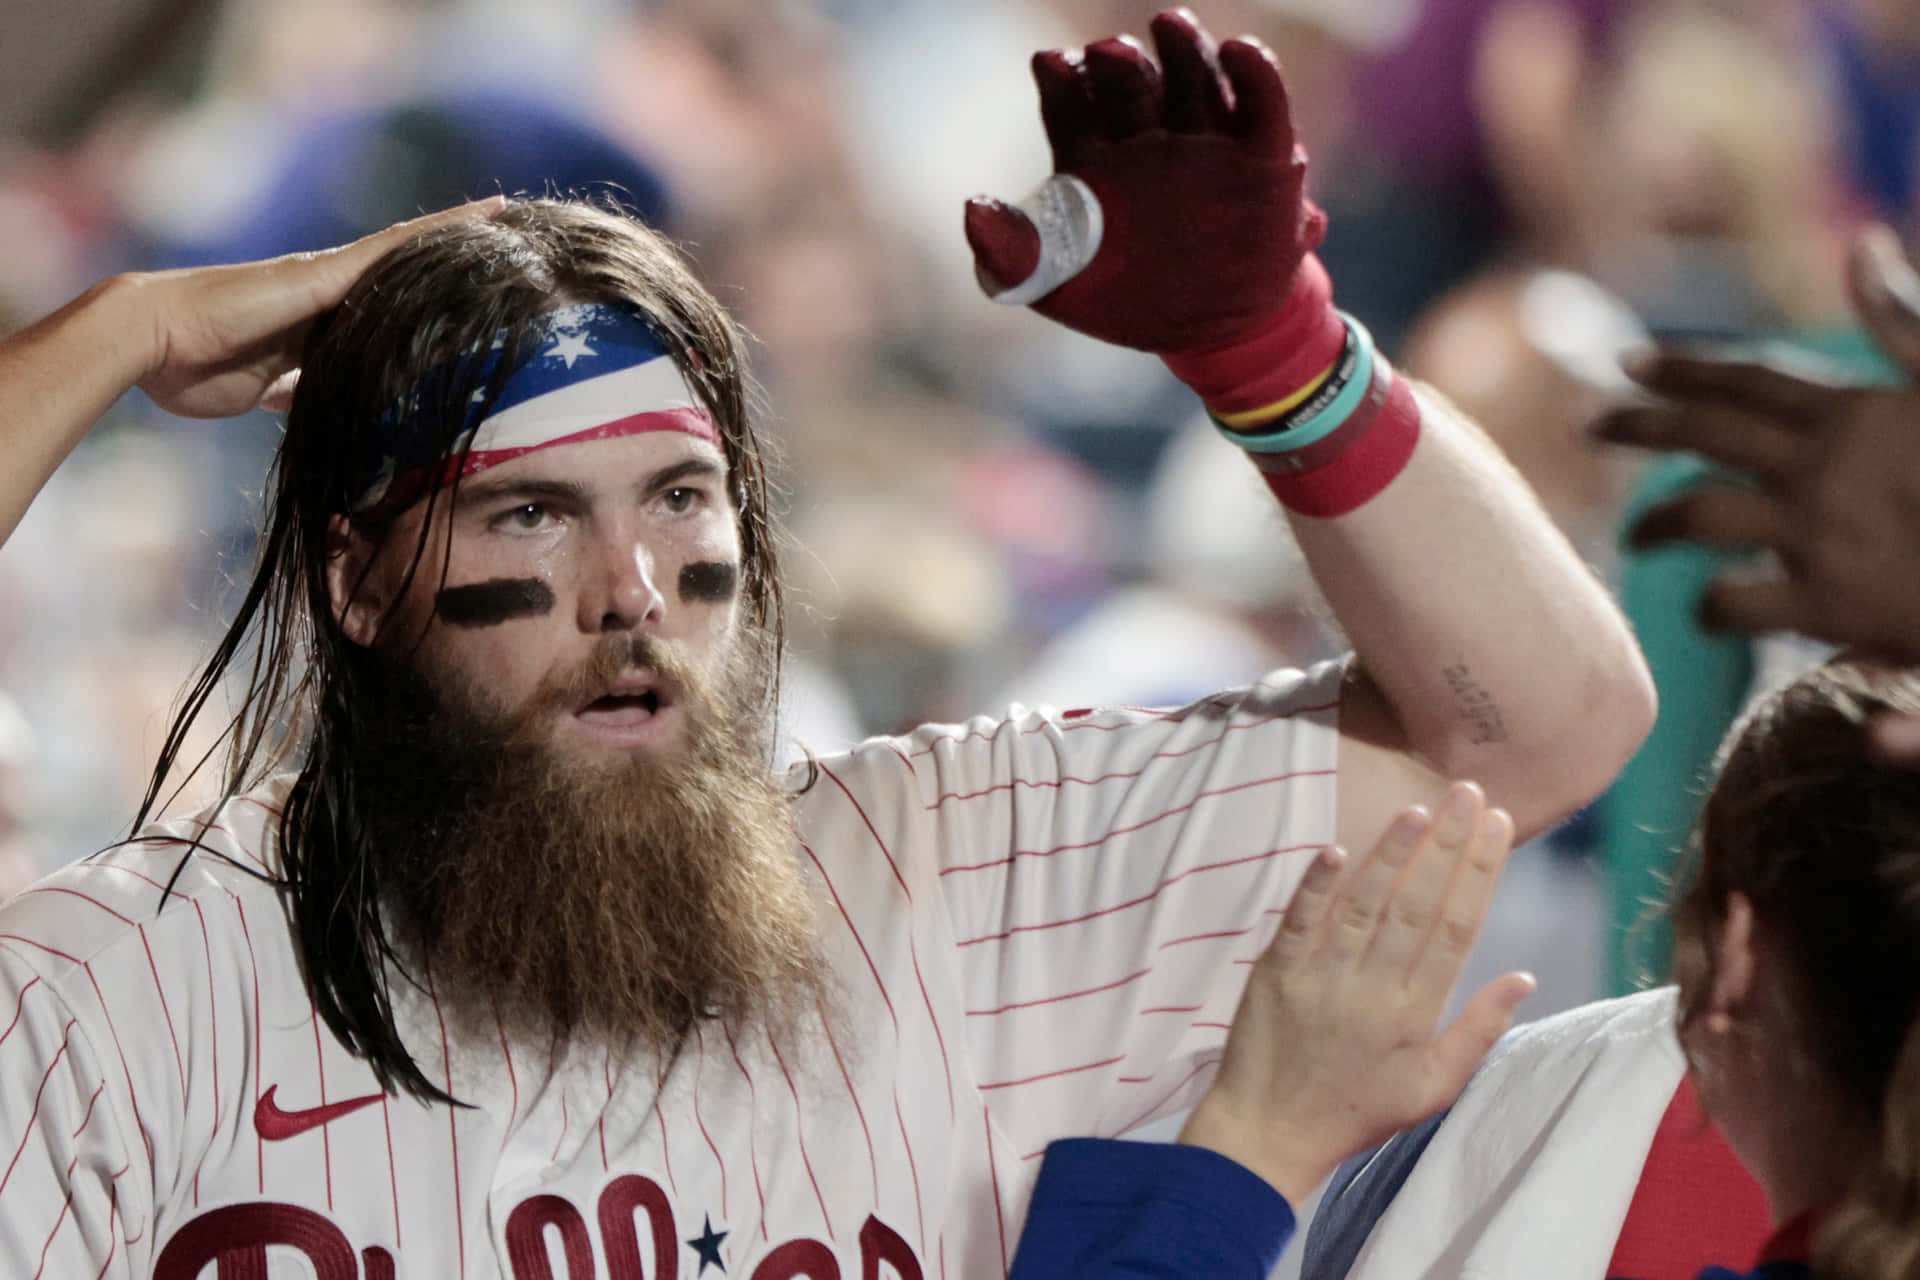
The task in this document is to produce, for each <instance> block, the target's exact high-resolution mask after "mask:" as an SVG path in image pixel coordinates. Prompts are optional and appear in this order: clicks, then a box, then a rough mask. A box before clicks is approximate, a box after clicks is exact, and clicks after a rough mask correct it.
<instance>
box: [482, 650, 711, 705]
mask: <svg viewBox="0 0 1920 1280" xmlns="http://www.w3.org/2000/svg"><path fill="white" fill-rule="evenodd" d="M636 670H644V671H650V672H652V673H653V674H654V675H655V676H657V677H658V678H659V679H660V680H661V681H662V682H663V683H665V684H667V685H669V686H670V687H672V688H673V689H675V690H676V691H678V692H679V693H680V694H681V695H682V696H685V697H688V698H689V699H690V700H692V701H694V702H696V703H698V704H701V705H708V704H709V702H710V698H711V694H712V689H711V688H710V686H709V682H708V681H707V679H706V677H705V676H704V675H703V674H702V672H701V670H700V668H699V666H698V665H697V664H696V663H695V662H694V661H693V659H692V658H691V657H690V656H689V655H688V654H687V652H686V650H685V649H683V648H682V647H681V646H680V645H678V644H675V643H674V642H672V641H669V640H661V639H659V638H658V637H656V636H650V635H647V634H646V633H645V632H640V631H617V632H610V633H608V634H607V635H604V636H601V637H600V639H599V640H598V641H596V642H595V644H594V647H593V652H591V653H590V654H588V655H587V656H586V657H585V658H583V659H581V660H580V661H579V662H576V663H574V664H572V665H570V666H567V667H562V668H560V669H558V670H556V671H552V672H549V673H548V674H547V676H546V678H545V679H543V680H542V681H541V682H540V684H539V686H538V687H537V688H536V689H535V690H534V692H533V694H532V696H531V697H530V698H529V699H528V700H527V703H526V706H525V709H524V711H523V713H522V715H521V716H519V717H517V719H519V720H520V721H521V722H523V723H524V722H525V721H527V720H529V719H532V718H536V717H541V716H545V715H549V714H551V713H553V712H556V711H568V712H570V711H574V710H577V709H578V708H579V707H581V706H583V705H585V704H586V703H589V702H591V701H593V700H594V699H595V698H598V697H600V696H601V695H603V694H605V693H606V692H607V690H608V689H609V688H611V687H612V686H613V685H614V683H615V682H616V681H618V680H619V679H620V678H621V677H622V676H623V675H628V674H631V673H632V672H634V671H636Z"/></svg>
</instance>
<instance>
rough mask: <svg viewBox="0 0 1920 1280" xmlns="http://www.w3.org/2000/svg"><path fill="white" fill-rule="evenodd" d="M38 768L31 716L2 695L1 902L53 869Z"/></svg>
mask: <svg viewBox="0 0 1920 1280" xmlns="http://www.w3.org/2000/svg"><path fill="white" fill-rule="evenodd" d="M38 764H39V762H38V760H37V753H36V751H35V748H34V738H33V730H32V728H31V727H30V726H28V724H27V718H26V717H25V716H23V715H22V714H20V708H19V707H18V706H16V705H15V704H14V701H13V699H11V698H9V697H7V696H6V695H5V694H0V898H9V897H12V896H13V895H14V894H16V893H18V892H20V890H22V889H24V888H26V887H27V885H29V884H31V883H32V882H33V881H35V880H37V879H39V877H40V876H41V875H42V874H44V873H45V872H47V871H50V870H52V869H53V862H52V861H51V854H52V851H51V850H50V849H49V848H48V847H47V839H46V835H45V833H44V832H43V831H42V830H41V829H40V826H39V816H40V815H39V794H38V784H39V777H38V772H39V770H38Z"/></svg>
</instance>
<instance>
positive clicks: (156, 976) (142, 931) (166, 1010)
mask: <svg viewBox="0 0 1920 1280" xmlns="http://www.w3.org/2000/svg"><path fill="white" fill-rule="evenodd" d="M135 930H136V932H138V933H139V935H140V945H141V946H142V947H143V948H145V949H146V953H147V972H148V973H151V974H152V975H153V989H154V991H155V992H157V993H158V994H159V996H160V1012H161V1013H163V1014H165V1015H166V1018H167V1039H168V1040H170V1041H172V1043H173V1065H174V1067H175V1068H176V1069H178V1071H179V1072H180V1096H181V1097H182V1098H184V1097H186V1094H187V1063H186V1060H185V1059H184V1058H182V1057H181V1056H180V1037H179V1036H178V1035H176V1034H175V1033H174V1030H173V1009H172V1008H171V1007H170V1006H169V1005H168V1004H167V988H166V984H164V983H163V982H161V981H160V966H159V965H157V964H155V963H154V960H153V943H151V942H149V941H148V940H147V926H145V925H144V924H143V925H136V926H135Z"/></svg>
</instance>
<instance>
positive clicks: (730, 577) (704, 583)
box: [680, 560, 740, 604]
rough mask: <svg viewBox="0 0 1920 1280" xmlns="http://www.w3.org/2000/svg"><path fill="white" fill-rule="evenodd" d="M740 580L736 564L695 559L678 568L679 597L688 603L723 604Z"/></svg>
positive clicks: (730, 596)
mask: <svg viewBox="0 0 1920 1280" xmlns="http://www.w3.org/2000/svg"><path fill="white" fill-rule="evenodd" d="M739 581H740V569H739V566H738V565H735V564H733V563H732V562H731V561H727V560H696V561H695V562H693V563H692V564H689V565H686V566H684V567H683V568H682V569H681V570H680V598H681V599H682V600H683V601H686V602H688V603H698V604H725V603H726V602H727V601H729V600H731V599H733V593H734V590H735V589H736V588H737V587H738V585H739Z"/></svg>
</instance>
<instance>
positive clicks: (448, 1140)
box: [0, 664, 1340, 1280]
mask: <svg viewBox="0 0 1920 1280" xmlns="http://www.w3.org/2000/svg"><path fill="white" fill-rule="evenodd" d="M1339 679H1340V670H1339V668H1338V667H1337V666H1334V665H1331V664H1330V665H1328V666H1325V667H1323V668H1319V669H1316V671H1315V672H1313V673H1311V674H1306V675H1303V674H1301V673H1298V672H1290V673H1280V674H1277V675H1275V676H1273V677H1270V678H1269V680H1268V681H1267V682H1266V684H1265V685H1264V686H1263V687H1258V688H1256V689H1254V690H1251V691H1240V692H1238V693H1232V694H1223V695H1219V696H1217V697H1215V698H1212V699H1208V700H1206V701H1204V702H1202V703H1198V704H1195V705H1194V706H1192V707H1190V708H1187V709H1184V710H1182V711H1178V712H1150V711H1136V710H1100V711H1094V712H1089V713H1074V712H1067V713H1064V714H1062V713H1052V712H1032V711H1019V710H1018V709H1016V711H1015V712H1014V714H1012V715H1011V716H1009V717H1007V718H1005V719H986V718H982V719H977V720H973V721H970V722H968V723H966V724H963V725H950V726H935V727H929V728H926V729H923V730H921V731H920V732H918V733H916V734H913V735H911V736H909V737H904V738H899V739H874V740H872V741H870V742H867V743H865V744H863V745H862V746H860V747H858V748H856V749H854V750H853V751H851V752H848V753H846V754H845V755H842V756H836V757H830V758H827V759H825V760H823V761H822V762H821V770H820V776H819V779H818V781H817V782H816V783H815V785H814V786H813V787H812V788H811V789H810V790H808V791H806V792H805V793H804V794H802V795H801V796H800V797H799V798H798V800H797V802H796V803H797V805H798V809H799V828H800V835H801V851H800V857H801V858H802V860H803V861H804V863H805V865H807V866H808V867H810V868H812V869H814V870H815V871H817V873H818V876H819V879H820V881H821V883H822V885H823V888H824V891H825V899H824V900H825V901H826V902H827V903H828V904H830V905H829V906H828V907H827V918H826V921H825V927H824V930H823V933H824V945H825V947H826V948H827V951H828V955H829V958H830V961H831V963H832V964H833V966H834V970H835V978H836V982H837V985H838V987H839V990H840V994H841V998H842V1002H843V1004H844V1006H845V1011H846V1012H845V1016H844V1020H843V1021H842V1022H840V1023H838V1024H837V1025H836V1026H835V1027H834V1028H831V1029H830V1028H829V1027H828V1025H827V1023H826V1021H825V1020H824V1019H822V1020H821V1021H820V1022H817V1023H815V1024H813V1025H812V1026H807V1027H802V1028H801V1029H800V1032H799V1033H798V1034H797V1035H795V1036H794V1037H792V1041H793V1042H792V1043H789V1042H787V1040H786V1039H783V1040H782V1041H781V1042H780V1043H778V1044H773V1043H770V1042H769V1041H768V1039H767V1038H766V1036H765V1035H764V1034H759V1033H756V1034H755V1035H754V1036H751V1037H747V1036H741V1037H735V1036H732V1035H730V1034H728V1032H727V1031H726V1030H725V1029H724V1028H722V1027H720V1026H718V1025H716V1024H703V1025H701V1026H699V1028H698V1029H697V1032H696V1034H695V1035H694V1036H693V1038H692V1039H691V1040H690V1041H689V1043H688V1044H687V1045H686V1046H685V1047H684V1049H683V1051H682V1052H681V1053H680V1054H679V1055H678V1057H677V1058H675V1059H673V1060H672V1061H670V1062H664V1063H663V1062H658V1061H654V1060H651V1059H649V1060H645V1061H612V1060H609V1059H608V1057H607V1056H606V1055H605V1054H604V1053H601V1052H599V1051H576V1052H575V1053H573V1054H572V1055H571V1057H570V1058H568V1059H567V1060H564V1061H561V1062H559V1063H554V1062H551V1061H549V1060H548V1056H547V1055H546V1054H545V1053H544V1052H541V1051H536V1050H534V1049H533V1048H532V1047H530V1046H521V1045H512V1046H509V1045H508V1044H506V1043H505V1042H504V1040H503V1039H497V1038H486V1037H482V1038H480V1039H478V1040H477V1041H475V1040H469V1041H465V1042H463V1041H461V1040H460V1039H458V1038H457V1037H456V1036H454V1035H453V1034H452V1029H451V1028H450V1027H449V1026H448V1025H447V1023H446V1022H444V1021H443V1020H442V1018H441V1016H440V1010H439V1009H438V1007H437V1005H436V1004H435V1002H434V1001H433V1000H432V998H431V995H430V993H425V992H422V993H413V992H411V991H402V992H400V993H399V994H398V995H397V996H396V1003H397V1005H398V1015H399V1021H400V1025H401V1028H402V1033H403V1035H404V1036H405V1037H406V1040H407V1043H408V1045H409V1048H410V1049H411V1050H412V1052H413V1053H414V1054H415V1056H416V1059H417V1060H418V1061H419V1062H420V1063H421V1065H422V1067H423V1069H424V1070H425V1071H426V1072H427V1074H428V1075H429V1077H430V1078H433V1079H435V1080H439V1081H445V1082H446V1083H447V1085H448V1087H449V1088H450V1090H451V1091H452V1092H453V1093H454V1094H455V1095H456V1096H457V1097H460V1098H461V1099H463V1100H465V1101H468V1102H471V1103H473V1104H475V1105H474V1106H473V1107H472V1108H471V1109H456V1108H449V1107H446V1106H427V1105H423V1104H421V1103H418V1102H415V1101H413V1100H411V1099H405V1098H387V1097H384V1096H382V1095H380V1094H379V1090H378V1087H377V1086H376V1084H375V1083H374V1080H373V1078H372V1075H371V1073H370V1072H369V1071H368V1070H367V1068H366V1066H365V1065H364V1063H362V1062H361V1061H360V1060H359V1059H357V1058H355V1057H353V1056H352V1055H351V1054H350V1053H348V1052H347V1050H346V1049H345V1048H344V1047H343V1046H342V1045H341V1044H339V1043H338V1042H337V1041H336V1040H335V1039H334V1037H333V1036H332V1035H331V1034H330V1033H329V1032H328V1031H327V1029H326V1027H325V1024H324V1023H322V1022H321V1021H320V1020H319V1019H318V1018H317V1017H316V1015H315V1013H314V1010H313V1006H312V1004H311V1002H310V1000H309V999H308V996H307V991H306V987H305V984H304V983H303V981H302V978H301V974H300V970H299V966H298V964H297V961H296V954H295V950H294V948H293V946H292V942H291V938H290V935H289V931H288V926H287V923H286V919H285V916H284V913H283V911H282V909H281V905H280V902H279V900H278V897H277V894H276V892H275V890H274V889H273V888H272V887H271V886H269V885H268V884H266V883H264V882H263V881H262V880H260V879H258V878H256V877H255V876H253V875H249V874H248V873H247V871H246V870H244V868H247V867H254V868H261V867H263V866H265V865H271V863H270V861H269V862H267V863H263V861H262V859H263V858H264V859H268V860H270V859H271V858H272V857H273V854H272V852H271V850H272V845H273V841H272V840H271V838H270V832H271V824H272V814H273V809H274V805H275V802H276V801H277V799H278V797H279V795H280V794H282V792H283V789H284V782H283V783H281V784H278V785H277V786H275V787H270V788H267V789H265V790H264V791H263V792H261V793H257V794H255V795H253V796H249V797H244V798H241V799H238V800H235V801H233V802H231V803H229V804H227V805H226V806H224V808H222V809H221V810H220V811H219V812H218V813H216V814H215V815H214V818H215V821H216V824H217V825H216V826H215V827H214V828H213V829H212V830H211V831H210V832H209V833H208V837H207V844H208V845H209V847H210V850H211V851H200V852H191V853H190V852H189V851H188V850H187V848H186V847H185V845H184V844H183V843H182V842H181V840H180V837H181V836H182V835H183V834H184V833H185V832H186V830H187V829H188V828H187V824H184V823H172V824H167V825H166V826H164V827H162V828H160V829H156V830H154V831H152V832H151V833H150V834H149V838H147V839H145V840H142V841H135V842H133V843H130V844H127V845H123V846H120V847H118V848H116V849H113V850H109V851H108V852H106V853H104V854H101V855H98V856H96V857H94V858H91V859H88V860H86V861H85V862H82V863H78V864H75V865H74V866H71V867H69V868H66V869H64V870H63V871H61V872H59V873H56V874H55V875H54V876H52V877H50V878H49V879H47V880H45V881H42V882H41V883H40V884H39V885H38V886H37V887H36V888H34V889H30V890H28V891H27V892H26V893H24V894H23V895H21V896H20V897H17V898H15V899H13V900H12V901H11V902H9V903H7V904H6V906H5V907H4V908H0V1274H4V1275H7V1276H20V1277H27V1276H32V1275H36V1274H40V1275H46V1276H95V1275H102V1276H112V1277H136V1276H137V1277H144V1276H149V1275H152V1276H157V1277H160V1280H206V1278H207V1277H208V1276H210V1275H211V1274H212V1263H213V1262H214V1261H215V1260H216V1259H219V1258H221V1257H223V1256H224V1257H225V1258H227V1260H228V1264H227V1265H228V1266H230V1267H231V1268H237V1270H234V1271H233V1272H232V1273H233V1274H247V1275H260V1276H266V1277H270V1278H271V1280H283V1278H286V1277H295V1276H298V1277H302V1278H303V1280H446V1278H448V1277H463V1276H468V1277H496V1276H513V1277H516V1278H518V1280H531V1278H532V1277H560V1276H565V1277H571V1278H572V1280H582V1278H583V1277H586V1276H589V1275H592V1276H602V1277H610V1278H611V1280H638V1278H639V1277H641V1276H645V1277H649V1278H650V1280H659V1278H660V1277H664V1276H675V1275H677V1276H679V1277H685V1278H686V1280H703V1278H704V1277H706V1275H707V1273H708V1271H709V1268H710V1267H711V1266H712V1265H713V1264H714V1262H716V1261H717V1262H720V1263H723V1264H724V1266H725V1274H726V1275H727V1276H735V1277H742V1278H743V1280H784V1278H787V1277H798V1276H800V1275H806V1276H808V1277H811V1280H828V1278H829V1277H837V1276H844V1277H848V1280H851V1278H852V1277H855V1276H863V1275H864V1276H867V1277H881V1278H883V1280H896V1278H897V1280H917V1278H922V1277H924V1278H926V1280H931V1278H932V1277H936V1276H944V1277H951V1280H974V1278H975V1277H984V1276H993V1275H1001V1274H1004V1271H1005V1267H1006V1263H1007V1259H1008V1258H1009V1256H1010V1254H1011V1250H1012V1245H1013V1242H1014V1240H1015V1239H1016V1238H1017V1235H1018V1232H1019V1228H1020V1223H1021V1220H1022V1217H1023V1216H1024V1209H1025V1204H1026V1200H1027V1197H1028V1194H1029V1191H1030V1187H1031V1182H1032V1178H1033V1175H1034V1173H1035V1172H1036V1171H1037V1168H1038V1157H1039V1155H1040V1153H1041V1151H1042V1149H1043V1148H1044V1147H1045V1145H1046V1143H1047V1142H1048V1141H1050V1140H1051V1139H1053V1138H1055V1137H1059V1136H1065V1135H1071V1134H1081V1133H1094V1134H1115V1133H1119V1132H1122V1131H1124V1130H1126V1129H1128V1128H1131V1127H1133V1126H1134V1125H1135V1124H1137V1123H1139V1122H1140V1121H1142V1120H1144V1119H1146V1118H1148V1117H1150V1116H1153V1115H1156V1114H1160V1113H1163V1112H1165V1111H1168V1110H1172V1109H1174V1108H1178V1107H1180V1106H1183V1105H1186V1104H1187V1103H1188V1102H1189V1101H1190V1100H1191V1098H1192V1096H1194V1095H1195V1094H1196V1093H1197V1092H1198V1091H1199V1090H1200V1089H1201V1088H1203V1087H1204V1085H1205V1084H1206V1083H1207V1081H1208V1079H1209V1077H1210V1075H1211V1068H1212V1064H1213V1063H1214V1062H1215V1061H1216V1060H1217V1058H1218V1056H1219V1052H1220V1046H1221V1044H1222V1042H1223V1040H1224V1037H1225V1031H1226V1027H1227V1024H1228V1022H1229V1020H1230V1018H1231V1014H1232V1010H1233V1007H1234V1005H1235V1003H1236V1001H1237V999H1238V997H1239V993H1240V990H1241V987H1242V985H1243V983H1244V978H1245V974H1246V972H1247V968H1246V966H1247V964H1248V963H1249V962H1250V961H1251V959H1252V957H1254V956H1255V955H1257V954H1258V953H1259V951H1260V950H1261V949H1262V947H1263V946H1264V945H1265V943H1266V941H1267V939H1268V936H1269V935H1270V933H1271V931H1272V927H1273V925H1274V923H1275V921H1276V919H1277V915H1278V912H1279V910H1280V909H1281V908H1282V906H1283V905H1284V903H1285V901H1286V899H1287V897H1288V896H1289V895H1290V894H1291V892H1292V890H1293V888H1294V886H1295V884H1296V883H1297V881H1298V878H1299V875H1300V873H1301V871H1302V870H1303V868H1304V866H1305V864H1306V862H1307V861H1308V859H1309V857H1310V855H1311V851H1312V850H1313V848H1314V847H1316V846H1317V845H1319V844H1322V843H1325V842H1327V841H1329V840H1331V839H1332V835H1333V818H1334V774H1333V770H1334V763H1335V759H1336V744H1337V734H1336V730H1335V715H1336V704H1337V699H1338V688H1339ZM216 855H224V856H225V858H226V859H231V861H226V860H223V858H222V857H220V856H216ZM182 858H185V859H186V861H185V865H184V868H183V869H182V870H181V873H180V875H179V878H178V881H177V882H176V884H175V886H174V892H173V894H172V895H171V896H170V897H169V898H168V899H167V901H166V902H165V904H164V906H163V905H162V904H161V895H160V889H161V886H162V885H163V884H165V883H166V882H167V881H168V879H169V878H170V877H171V876H172V875H173V872H174V870H175V868H176V866H179V865H180V863H181V860H182ZM336 1105H338V1106H339V1107H340V1108H341V1110H340V1113H339V1114H335V1115H332V1116H331V1117H330V1118H329V1117H328V1116H327V1113H325V1112H320V1111H317V1110H316V1109H317V1108H322V1107H331V1106H336ZM289 1116H291V1117H292V1119H291V1120H289V1119H288V1117H289ZM722 1232H724V1233H725V1235H724V1238H720V1233H722ZM696 1242H699V1243H696ZM703 1249H704V1250H705V1254H704V1256H703V1253H702V1250H703ZM668 1255H671V1256H668ZM676 1260H677V1265H676ZM249 1268H253V1269H249ZM226 1270H227V1267H224V1266H223V1273H225V1271H226ZM715 1274H716V1275H717V1274H718V1273H717V1272H716V1273H715Z"/></svg>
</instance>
